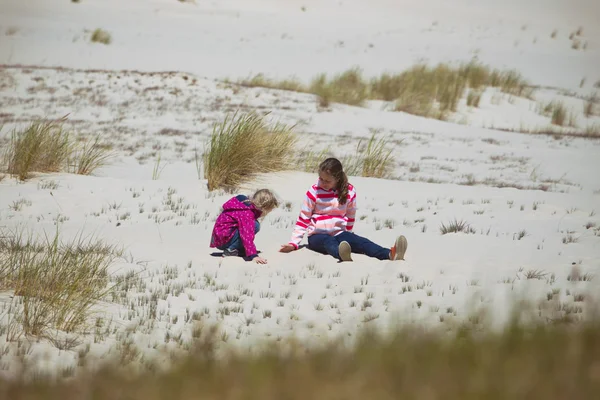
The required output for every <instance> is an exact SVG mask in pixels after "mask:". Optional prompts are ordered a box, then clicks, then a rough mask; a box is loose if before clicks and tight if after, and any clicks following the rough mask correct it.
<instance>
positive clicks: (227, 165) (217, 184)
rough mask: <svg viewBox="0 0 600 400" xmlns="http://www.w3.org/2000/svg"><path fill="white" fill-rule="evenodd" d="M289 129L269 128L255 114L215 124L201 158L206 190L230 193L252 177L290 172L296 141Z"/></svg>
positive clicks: (273, 126) (275, 126) (263, 120)
mask: <svg viewBox="0 0 600 400" xmlns="http://www.w3.org/2000/svg"><path fill="white" fill-rule="evenodd" d="M293 128H294V127H293V126H287V125H284V124H281V123H275V124H272V125H269V124H268V123H267V122H266V121H265V117H263V116H261V115H259V114H257V113H255V112H251V113H243V114H240V115H238V113H237V112H236V113H234V114H233V116H230V115H227V116H226V117H225V119H224V120H223V121H222V122H221V123H218V124H215V126H214V128H213V132H212V134H211V138H210V141H209V143H208V148H207V149H206V150H205V152H204V154H203V162H204V178H205V179H207V180H208V189H209V190H211V191H212V190H215V189H218V188H225V189H233V188H235V187H237V186H239V185H240V184H242V183H243V182H245V181H247V180H249V179H251V178H252V177H253V176H254V175H255V174H259V173H266V172H276V171H281V170H285V169H288V168H290V167H291V165H292V163H293V151H294V145H295V144H296V140H297V139H296V136H295V134H294V132H293Z"/></svg>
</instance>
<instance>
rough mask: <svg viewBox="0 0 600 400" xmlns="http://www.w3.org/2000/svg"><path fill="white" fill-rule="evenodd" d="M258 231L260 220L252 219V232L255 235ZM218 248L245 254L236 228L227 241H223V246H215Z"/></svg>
mask: <svg viewBox="0 0 600 400" xmlns="http://www.w3.org/2000/svg"><path fill="white" fill-rule="evenodd" d="M259 231H260V222H258V221H254V234H255V235H256V234H257V233H258V232H259ZM217 248H218V249H219V250H229V251H232V250H237V251H239V254H240V255H245V253H246V251H245V250H244V244H243V243H242V239H241V238H240V231H239V229H236V230H235V232H234V234H233V236H232V237H231V239H229V242H227V243H225V244H224V245H223V246H219V247H217Z"/></svg>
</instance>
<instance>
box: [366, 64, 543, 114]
mask: <svg viewBox="0 0 600 400" xmlns="http://www.w3.org/2000/svg"><path fill="white" fill-rule="evenodd" d="M486 87H497V88H499V89H500V90H501V91H502V92H504V93H507V94H512V95H515V96H524V97H531V95H532V93H533V91H532V89H531V88H530V86H529V83H528V82H527V81H526V80H525V79H524V78H523V77H522V75H521V74H519V73H518V72H517V71H515V70H498V69H491V68H490V67H488V66H485V65H482V64H480V63H478V62H477V61H470V62H468V63H463V64H460V65H459V66H457V67H453V66H451V65H449V64H444V63H440V64H437V65H436V66H429V65H427V64H417V65H415V66H413V67H411V68H409V69H408V70H405V71H403V72H401V73H398V74H389V73H384V74H382V75H381V76H380V77H379V78H375V79H372V80H371V86H370V88H371V91H370V97H371V98H374V99H379V100H386V101H395V102H396V110H398V111H404V112H408V113H410V114H415V115H420V116H425V117H436V118H440V119H444V117H445V116H446V115H447V113H449V112H454V111H456V108H457V105H458V102H459V101H460V99H461V98H463V96H464V92H465V90H466V89H470V90H469V94H468V95H467V103H468V105H472V106H475V107H477V106H478V105H479V100H480V98H481V93H482V92H483V90H484V89H485V88H486Z"/></svg>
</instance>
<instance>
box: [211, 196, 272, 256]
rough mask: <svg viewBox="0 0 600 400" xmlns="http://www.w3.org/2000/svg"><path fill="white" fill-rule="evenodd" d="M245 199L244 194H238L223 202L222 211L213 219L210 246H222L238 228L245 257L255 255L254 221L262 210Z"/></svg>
mask: <svg viewBox="0 0 600 400" xmlns="http://www.w3.org/2000/svg"><path fill="white" fill-rule="evenodd" d="M247 199H248V198H247V197H246V196H242V195H240V196H236V197H232V198H231V199H229V200H227V201H226V202H225V203H224V204H223V206H222V207H223V211H222V212H221V214H220V215H219V216H218V217H217V220H216V221H215V226H214V228H213V232H212V237H211V241H210V247H219V246H223V245H224V244H226V243H227V242H229V240H231V238H232V237H233V234H234V233H235V231H236V230H239V232H240V239H241V240H242V244H243V245H244V249H245V250H246V257H253V256H255V255H257V251H256V246H255V245H254V236H255V235H254V221H256V220H257V219H258V218H259V217H260V215H261V214H262V211H260V210H259V209H257V208H256V207H255V206H254V204H252V203H250V201H249V200H247Z"/></svg>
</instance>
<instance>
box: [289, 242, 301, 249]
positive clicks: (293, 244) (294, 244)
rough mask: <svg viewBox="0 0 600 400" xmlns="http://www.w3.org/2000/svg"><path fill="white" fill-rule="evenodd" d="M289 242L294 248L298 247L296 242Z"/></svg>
mask: <svg viewBox="0 0 600 400" xmlns="http://www.w3.org/2000/svg"><path fill="white" fill-rule="evenodd" d="M290 244H291V245H292V246H294V249H296V250H298V247H299V246H298V245H297V244H296V243H292V242H290Z"/></svg>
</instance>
